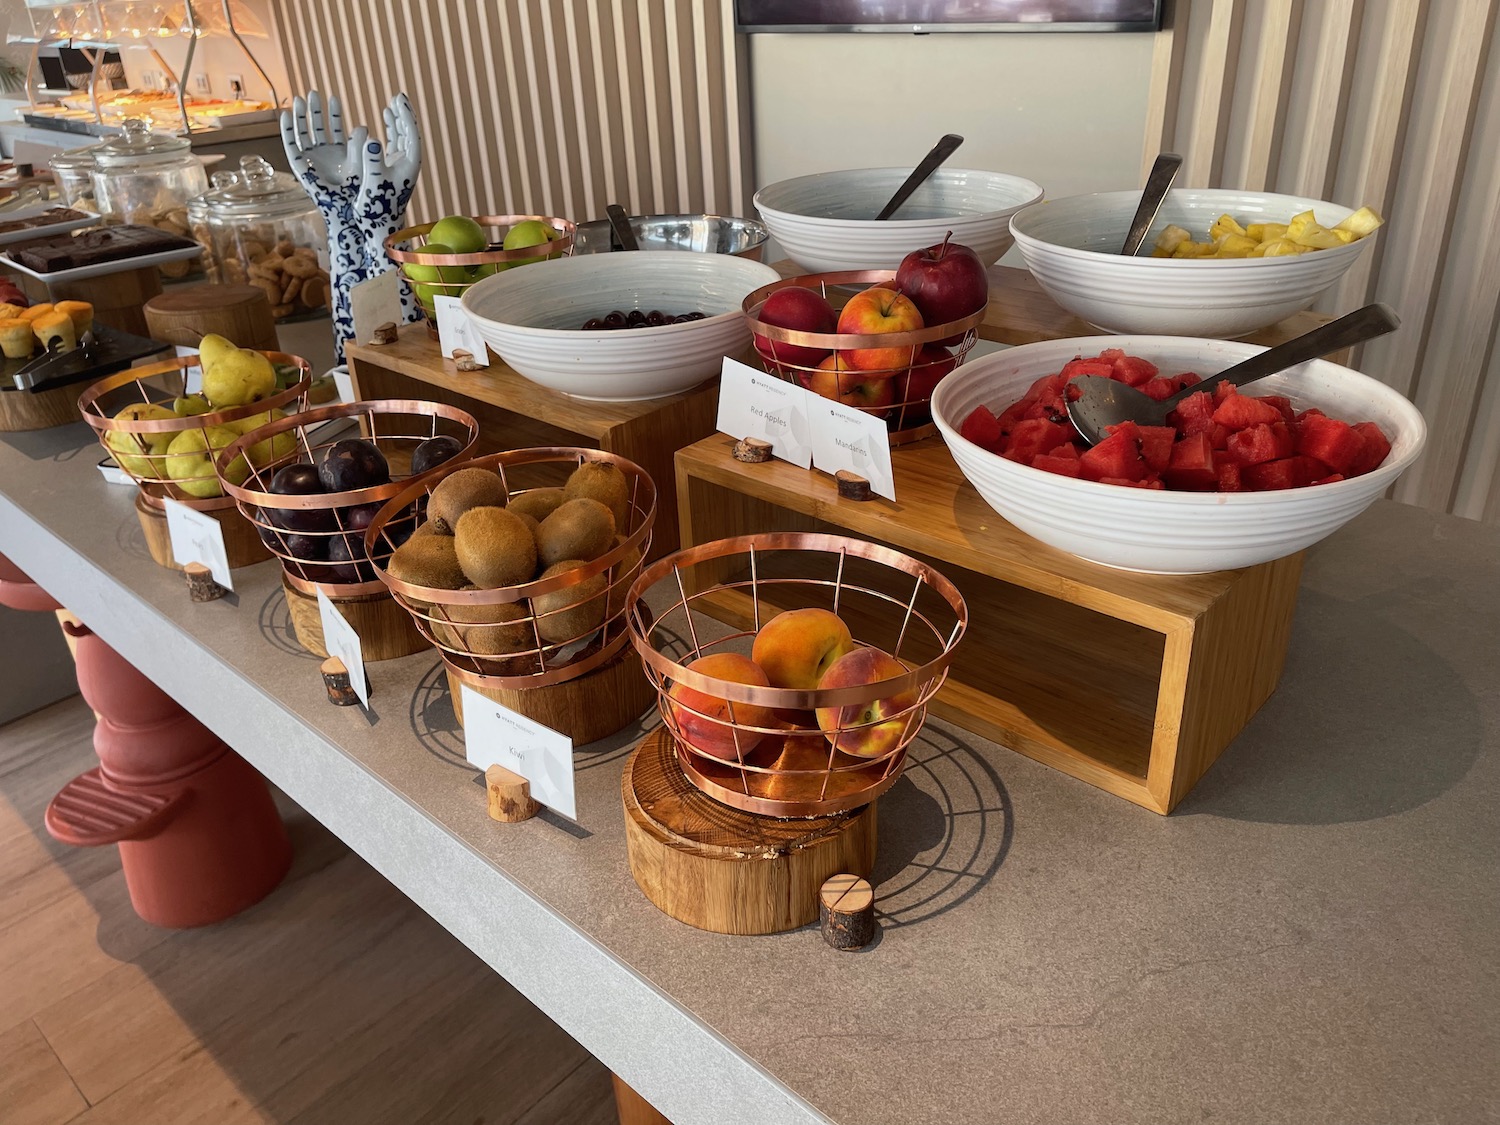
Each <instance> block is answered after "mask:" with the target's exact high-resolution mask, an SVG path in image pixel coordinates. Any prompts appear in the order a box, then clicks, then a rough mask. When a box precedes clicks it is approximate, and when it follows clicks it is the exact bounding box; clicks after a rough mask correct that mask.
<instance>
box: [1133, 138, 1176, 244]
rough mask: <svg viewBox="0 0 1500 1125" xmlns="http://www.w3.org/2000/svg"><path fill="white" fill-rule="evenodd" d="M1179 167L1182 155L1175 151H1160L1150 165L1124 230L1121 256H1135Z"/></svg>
mask: <svg viewBox="0 0 1500 1125" xmlns="http://www.w3.org/2000/svg"><path fill="white" fill-rule="evenodd" d="M1181 167H1182V157H1180V156H1178V155H1177V154H1176V153H1175V152H1164V153H1162V154H1161V155H1159V156H1158V157H1157V158H1156V162H1155V163H1154V164H1152V165H1151V174H1150V175H1149V176H1147V177H1146V186H1145V187H1144V188H1143V189H1142V190H1141V202H1140V205H1139V206H1137V207H1136V209H1135V218H1133V219H1131V220H1130V229H1129V230H1128V231H1126V232H1125V245H1123V246H1121V247H1120V253H1121V254H1122V255H1123V256H1125V257H1127V258H1133V257H1135V255H1136V252H1137V251H1138V250H1140V248H1141V243H1142V242H1145V241H1146V232H1147V231H1148V230H1150V229H1151V224H1152V223H1154V222H1155V221H1156V213H1157V212H1158V211H1160V210H1161V203H1162V200H1164V199H1166V198H1167V192H1168V191H1170V190H1171V188H1172V181H1173V180H1175V179H1176V178H1177V169H1179V168H1181Z"/></svg>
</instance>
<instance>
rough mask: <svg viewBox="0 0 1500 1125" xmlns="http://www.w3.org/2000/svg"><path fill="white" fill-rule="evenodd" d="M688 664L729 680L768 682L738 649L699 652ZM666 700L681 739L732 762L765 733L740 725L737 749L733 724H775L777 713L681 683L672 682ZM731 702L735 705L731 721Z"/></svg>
mask: <svg viewBox="0 0 1500 1125" xmlns="http://www.w3.org/2000/svg"><path fill="white" fill-rule="evenodd" d="M687 668H688V669H689V670H691V671H693V672H698V673H700V674H701V675H704V676H712V677H714V678H715V679H718V680H727V681H729V682H730V683H735V684H755V685H757V686H759V687H770V686H771V684H770V681H769V680H767V679H766V674H765V672H764V671H762V670H761V667H760V665H758V664H756V663H755V662H754V661H753V660H751V659H749V658H748V657H745V656H741V655H740V654H739V653H737V652H715V653H710V654H709V655H708V656H700V657H699V658H698V659H697V660H694V661H693V662H692V663H691V664H689V665H687ZM667 700H668V702H667V706H668V707H669V708H670V709H671V712H672V718H673V721H674V723H675V724H676V727H677V731H678V734H679V736H680V737H681V738H682V740H683V741H684V742H686V743H687V744H688V745H690V746H692V747H693V748H694V749H695V750H699V751H701V752H703V753H704V754H711V755H712V756H713V757H715V758H724V759H726V760H727V761H731V762H734V761H738V760H739V757H740V754H748V753H749V752H750V751H751V750H753V749H754V748H755V747H756V746H757V745H758V744H759V743H760V741H761V739H763V738H764V737H765V735H764V734H760V733H757V732H755V731H747V730H744V729H741V730H740V731H739V735H738V737H739V748H738V750H736V748H735V737H736V735H735V728H736V727H740V728H744V727H747V726H751V727H770V726H774V725H775V724H776V716H775V715H774V714H773V713H772V711H771V709H770V708H769V707H757V706H755V705H754V704H750V703H734V704H731V703H730V701H729V700H727V699H722V698H720V697H718V696H715V695H710V694H708V693H707V692H702V691H698V690H697V689H696V688H690V687H687V686H685V685H683V684H680V683H674V684H673V685H672V689H671V690H670V691H669V692H667ZM731 706H732V707H733V709H734V712H733V720H732V721H731V719H730V708H731Z"/></svg>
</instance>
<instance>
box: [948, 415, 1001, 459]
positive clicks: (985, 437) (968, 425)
mask: <svg viewBox="0 0 1500 1125" xmlns="http://www.w3.org/2000/svg"><path fill="white" fill-rule="evenodd" d="M958 435H959V437H961V438H963V439H964V440H966V441H972V442H973V443H974V444H975V445H977V446H979V447H980V448H981V449H988V450H989V451H990V452H991V453H999V452H1000V447H1001V441H1002V437H1001V433H1000V419H998V418H996V417H995V416H994V415H993V414H992V413H990V408H989V407H988V406H976V407H975V408H974V409H973V410H972V411H970V412H969V416H968V417H967V418H965V419H964V421H963V425H961V426H959V428H958Z"/></svg>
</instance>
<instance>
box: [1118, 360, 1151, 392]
mask: <svg viewBox="0 0 1500 1125" xmlns="http://www.w3.org/2000/svg"><path fill="white" fill-rule="evenodd" d="M1156 376H1157V369H1156V364H1154V363H1152V362H1151V361H1150V360H1148V359H1141V358H1140V357H1139V356H1133V355H1122V356H1121V357H1120V358H1119V359H1117V360H1115V364H1114V378H1116V379H1118V380H1119V381H1120V382H1122V383H1128V384H1129V385H1130V386H1132V387H1139V386H1141V385H1142V384H1143V383H1145V382H1147V381H1148V380H1151V379H1154V378H1156Z"/></svg>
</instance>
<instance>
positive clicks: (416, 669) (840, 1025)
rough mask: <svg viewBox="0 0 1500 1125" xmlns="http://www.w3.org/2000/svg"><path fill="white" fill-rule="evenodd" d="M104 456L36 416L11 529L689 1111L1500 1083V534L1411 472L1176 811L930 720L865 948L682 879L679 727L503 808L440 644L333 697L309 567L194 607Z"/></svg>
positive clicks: (975, 1116) (1450, 1097) (794, 1116)
mask: <svg viewBox="0 0 1500 1125" xmlns="http://www.w3.org/2000/svg"><path fill="white" fill-rule="evenodd" d="M99 456H100V451H99V449H98V447H97V445H96V444H95V441H94V437H93V435H92V433H91V432H89V431H88V430H87V429H86V428H85V427H83V426H82V425H74V426H67V427H62V428H57V429H53V430H47V431H41V432H36V433H29V434H6V435H0V552H3V553H4V554H6V555H8V556H9V557H10V558H11V559H13V560H14V561H15V562H16V563H17V564H18V565H19V566H20V567H21V568H22V569H24V570H25V571H26V572H27V573H28V574H30V575H31V576H32V578H33V579H35V580H36V581H37V582H38V583H40V584H41V585H42V586H43V587H44V588H46V589H47V591H48V592H49V593H51V594H52V595H53V596H55V597H56V598H57V599H58V600H60V601H61V602H63V603H64V604H66V605H67V606H68V607H69V608H70V609H71V610H72V611H73V612H75V613H76V614H77V615H78V616H79V617H80V618H81V619H82V620H83V621H84V622H85V623H86V624H88V625H89V626H90V627H91V628H92V629H93V630H95V631H96V632H97V633H98V634H99V635H100V636H101V637H102V638H103V639H104V640H105V641H107V642H108V643H109V644H110V645H112V646H113V647H115V648H116V649H117V650H118V651H119V652H120V653H121V654H122V655H123V656H124V657H125V658H126V659H128V660H129V661H131V662H132V663H133V664H135V665H136V666H137V667H138V668H139V669H140V670H141V671H142V672H144V673H145V674H146V675H147V676H148V677H150V678H151V679H152V680H154V681H155V682H156V683H158V684H159V685H161V686H162V687H163V688H164V689H166V690H167V691H168V692H169V693H170V694H172V695H173V696H174V697H176V698H177V699H178V700H179V701H180V702H181V703H182V704H183V706H185V707H186V708H187V709H188V710H189V711H191V712H192V713H193V714H194V715H196V716H197V717H198V718H199V719H200V720H202V721H203V722H204V723H205V724H207V725H208V726H209V727H210V728H211V729H213V730H214V731H215V732H216V733H217V734H219V735H220V736H221V737H223V738H224V739H225V741H227V742H228V743H229V744H230V745H231V746H232V747H233V748H234V749H236V750H237V751H239V752H240V753H241V754H243V755H244V757H245V758H247V759H248V760H249V761H250V762H251V763H252V764H254V765H255V766H256V767H257V768H259V769H260V770H261V771H262V772H263V773H264V774H265V775H266V776H267V778H269V779H270V780H271V781H272V782H274V783H275V784H276V785H277V786H279V787H281V788H282V789H283V790H285V791H286V793H287V794H289V795H290V796H291V797H292V798H293V799H295V800H296V801H297V802H298V803H299V804H301V805H302V806H303V807H304V808H306V809H307V810H308V811H309V812H310V813H311V814H312V815H314V816H315V817H317V818H318V819H319V820H320V821H322V822H323V823H324V824H326V825H327V826H328V827H329V828H330V829H331V830H332V831H333V832H335V833H336V834H337V835H338V836H340V837H341V838H342V839H343V840H345V841H346V842H347V843H348V844H349V845H350V847H352V848H353V849H354V850H355V851H357V852H358V853H359V854H360V855H361V856H363V857H364V858H365V859H366V860H368V861H369V862H370V863H371V864H372V865H373V866H374V867H375V868H376V869H377V870H379V871H380V872H381V873H382V874H383V875H384V876H386V877H387V878H388V879H390V880H391V881H392V882H393V883H394V884H395V885H396V886H398V887H399V888H400V889H401V890H402V891H403V892H404V893H406V894H407V895H409V896H410V897H411V898H412V900H413V901H415V902H416V903H417V904H419V905H420V906H421V907H422V908H423V909H424V910H426V911H428V912H429V913H430V914H431V915H432V916H433V917H434V918H436V919H437V920H438V921H439V922H440V923H441V924H442V925H444V926H445V927H446V928H447V929H448V930H450V931H451V932H452V933H453V934H454V935H455V936H457V937H458V938H459V939H460V940H461V941H463V942H464V943H465V944H466V945H468V946H469V947H470V948H472V949H473V950H474V951H475V952H476V953H478V954H479V955H480V956H481V957H482V958H484V960H485V961H486V962H487V963H488V964H489V965H490V966H491V967H492V968H493V969H494V970H495V971H496V972H498V973H501V974H502V975H503V976H504V977H505V978H506V979H507V980H509V981H511V982H512V983H513V984H514V985H515V986H516V987H517V988H518V989H520V990H521V991H522V992H523V993H525V994H526V996H528V997H529V998H530V999H531V1000H532V1001H534V1002H535V1003H536V1004H537V1005H538V1006H540V1007H541V1008H542V1009H543V1010H544V1011H545V1012H546V1013H547V1014H548V1015H549V1016H550V1017H551V1018H553V1019H554V1020H556V1021H557V1022H558V1023H559V1024H560V1025H561V1026H562V1027H563V1028H564V1029H565V1030H566V1031H568V1032H569V1033H570V1034H571V1035H573V1036H574V1037H575V1038H576V1039H577V1040H578V1041H579V1042H580V1043H581V1044H583V1046H584V1047H585V1048H587V1049H588V1050H589V1051H591V1052H593V1053H594V1054H595V1055H596V1056H598V1058H599V1059H600V1060H602V1061H603V1062H604V1063H605V1064H606V1065H607V1066H609V1067H610V1068H611V1069H612V1070H613V1071H615V1072H616V1073H617V1074H618V1075H619V1076H620V1077H621V1078H623V1079H624V1080H625V1081H626V1082H628V1083H629V1084H630V1085H631V1086H633V1087H634V1088H635V1089H636V1090H638V1091H639V1092H640V1093H641V1094H643V1095H645V1096H646V1097H647V1098H648V1099H650V1100H651V1102H653V1103H654V1104H655V1106H656V1107H657V1108H658V1109H660V1110H661V1111H662V1112H663V1113H665V1114H666V1115H667V1116H668V1117H669V1118H671V1119H672V1121H674V1122H675V1123H676V1125H699V1123H702V1125H707V1123H715V1125H717V1123H721V1122H750V1121H753V1122H757V1123H763V1125H780V1123H789V1125H790V1123H803V1122H820V1121H835V1122H843V1123H848V1125H856V1123H857V1125H887V1123H889V1125H896V1123H902V1125H906V1123H912V1122H946V1123H951V1125H969V1123H972V1125H980V1123H991V1122H997V1121H1005V1122H1011V1123H1018V1122H1079V1121H1111V1122H1122V1123H1123V1122H1135V1121H1140V1122H1153V1123H1158V1122H1176V1121H1188V1120H1192V1121H1202V1120H1263V1121H1270V1120H1275V1121H1289V1120H1296V1121H1302V1122H1317V1121H1354V1120H1417V1119H1420V1120H1445V1121H1475V1120H1480V1119H1483V1118H1485V1117H1486V1116H1488V1115H1491V1114H1493V1113H1494V1112H1495V1111H1496V1107H1497V1104H1500V1092H1497V1082H1496V1071H1495V1059H1496V1057H1497V1051H1500V1041H1497V1034H1500V1033H1497V1030H1496V1023H1495V1020H1494V1018H1493V1014H1494V1012H1495V1011H1496V1010H1497V1008H1500V978H1497V976H1496V975H1495V972H1494V966H1495V965H1496V964H1497V963H1500V930H1497V928H1496V927H1495V925H1494V922H1495V919H1496V917H1500V880H1497V879H1496V877H1495V873H1496V869H1497V865H1496V860H1497V857H1500V820H1497V818H1496V817H1495V815H1494V809H1495V807H1496V804H1497V801H1500V735H1497V731H1500V648H1497V646H1496V644H1495V639H1494V638H1495V636H1496V635H1497V634H1500V532H1497V531H1496V530H1495V529H1491V528H1485V527H1481V526H1478V525H1476V524H1473V523H1469V522H1466V521H1463V520H1460V519H1456V518H1452V517H1447V516H1441V515H1434V514H1431V513H1428V512H1425V511H1421V510H1418V509H1415V508H1411V507H1406V506H1402V505H1397V504H1394V503H1389V502H1379V503H1377V504H1376V506H1375V507H1374V508H1372V509H1371V510H1370V511H1369V512H1367V513H1366V514H1365V515H1363V516H1362V517H1360V518H1359V519H1357V520H1356V521H1355V522H1354V523H1353V524H1351V525H1350V526H1348V527H1347V528H1345V529H1344V530H1342V531H1341V532H1339V533H1338V534H1336V535H1335V536H1334V537H1333V538H1332V539H1330V540H1328V541H1326V542H1324V543H1323V544H1321V545H1319V546H1318V547H1317V548H1315V549H1313V550H1312V551H1311V552H1310V553H1309V555H1308V559H1307V565H1306V568H1305V571H1304V577H1303V587H1302V592H1301V597H1300V602H1299V605H1298V609H1297V617H1296V626H1295V632H1294V636H1293V640H1292V643H1291V649H1290V653H1289V656H1288V661H1287V667H1286V672H1285V675H1284V678H1283V680H1282V683H1281V686H1280V688H1279V690H1278V691H1277V692H1276V693H1275V694H1274V695H1273V696H1272V697H1271V699H1270V701H1269V702H1268V703H1267V704H1266V705H1265V706H1264V708H1263V709H1262V711H1261V712H1260V714H1259V715H1257V716H1256V718H1255V719H1254V720H1252V722H1251V723H1250V725H1249V726H1248V727H1247V728H1246V730H1245V731H1244V733H1243V734H1242V735H1241V736H1240V737H1239V739H1238V740H1237V741H1236V742H1235V743H1234V744H1233V745H1232V746H1231V747H1230V748H1229V749H1228V750H1227V751H1226V752H1225V753H1224V755H1223V757H1222V758H1221V759H1220V761H1219V762H1218V763H1217V765H1216V766H1214V768H1213V769H1212V770H1211V771H1210V772H1209V773H1208V774H1207V775H1206V776H1205V777H1204V778H1203V780H1202V781H1201V782H1200V783H1199V784H1198V786H1197V788H1196V789H1195V790H1194V791H1193V792H1192V793H1191V794H1190V795H1189V796H1188V797H1187V798H1186V799H1185V800H1184V801H1183V802H1182V804H1181V805H1180V806H1179V807H1178V809H1177V811H1176V812H1175V813H1174V814H1173V815H1172V816H1170V817H1160V816H1157V815H1155V814H1153V813H1151V812H1147V811H1145V810H1143V809H1140V808H1138V807H1136V806H1134V805H1132V804H1129V803H1127V802H1125V801H1122V800H1119V799H1118V798H1116V797H1114V796H1111V795H1109V794H1107V793H1105V792H1102V791H1100V790H1097V789H1094V788H1093V787H1091V786H1089V785H1086V784H1083V783H1081V782H1078V781H1075V780H1073V779H1071V778H1069V777H1066V776H1064V775H1063V774H1060V773H1057V772H1055V771H1053V770H1050V769H1047V768H1045V767H1044V766H1041V765H1038V764H1037V763H1035V762H1032V761H1030V760H1027V759H1025V758H1023V757H1021V756H1019V755H1016V754H1013V753H1011V752H1009V751H1007V750H1005V749H1003V748H1001V747H998V746H996V745H994V744H992V743H988V742H985V741H983V740H981V739H979V738H977V737H975V736H973V735H969V734H967V733H963V732H961V731H958V730H957V729H956V728H953V727H950V726H948V725H946V724H943V723H941V722H932V723H930V724H929V726H928V728H927V729H925V730H924V732H923V733H922V735H921V737H920V738H919V740H918V742H917V743H916V744H914V746H913V751H912V757H911V762H910V765H909V767H908V770H907V773H906V775H905V777H904V778H903V779H902V780H901V782H899V783H898V784H897V785H896V787H895V788H894V789H892V790H891V792H890V793H889V794H888V795H887V796H885V797H884V798H882V799H881V807H880V856H879V860H878V863H877V870H876V878H875V882H876V885H877V895H878V896H879V900H878V906H879V909H880V913H881V932H880V935H879V937H878V939H877V941H876V942H875V943H874V944H873V945H871V946H869V947H867V948H866V949H865V950H864V951H862V952H860V953H857V954H851V955H844V954H841V953H837V952H835V951H833V950H831V949H830V948H829V947H828V946H827V945H825V944H824V943H823V941H822V940H821V938H820V937H819V936H818V934H817V933H816V931H815V929H803V930H800V931H795V932H792V933H786V934H781V935H778V936H773V937H758V938H736V937H724V936H719V935H715V934H709V933H703V932H699V931H697V930H693V929H690V928H688V927H686V926H684V925H681V924H679V923H677V922H675V921H673V920H672V919H670V918H668V917H667V916H665V915H664V914H662V913H660V912H658V911H657V910H656V909H655V908H654V907H653V906H651V905H650V903H648V902H647V901H646V899H645V898H644V897H643V896H642V895H641V893H640V892H639V891H638V890H637V888H636V886H635V884H634V883H633V882H632V879H631V876H630V872H629V870H628V868H627V865H626V855H625V844H624V827H623V823H622V814H621V805H620V774H621V769H622V767H623V765H624V761H625V757H626V755H627V753H628V751H629V749H630V747H631V746H632V744H633V742H634V740H635V739H636V738H637V737H638V736H639V734H640V733H641V731H642V729H644V724H643V725H642V726H639V727H635V728H630V729H627V730H626V731H625V732H622V734H621V735H619V736H616V737H614V738H612V739H609V740H606V741H605V742H602V743H596V744H593V745H591V746H588V747H586V748H584V749H582V750H581V751H579V752H578V753H577V755H576V765H577V786H578V809H579V819H578V823H577V824H573V823H570V822H567V821H565V820H562V819H560V818H558V817H556V816H554V815H552V814H550V813H544V814H543V815H542V816H541V817H539V818H537V819H534V820H531V821H528V822H526V823H524V824H519V825H501V824H497V823H495V822H494V821H492V820H490V819H489V818H488V816H487V815H486V812H485V793H484V787H483V785H482V783H481V780H480V778H479V776H478V774H477V773H476V772H475V771H473V770H472V769H470V768H469V767H468V766H467V765H466V764H465V761H464V754H463V743H462V736H461V733H460V732H459V730H458V727H457V724H456V722H455V720H454V716H453V710H452V705H451V703H450V701H449V698H448V695H447V691H446V687H445V685H444V682H443V676H442V673H441V669H440V666H439V663H438V660H437V658H436V655H435V654H433V653H422V654H419V655H416V656H412V657H407V658H404V659H400V660H392V661H385V662H381V663H377V664H371V665H370V666H369V675H370V682H371V684H372V687H373V691H374V694H373V698H372V701H371V702H372V710H371V712H370V713H369V714H368V715H367V714H366V713H365V712H363V711H361V710H359V709H358V708H351V709H343V708H335V707H332V706H330V705H329V703H328V700H327V695H326V693H325V690H324V686H323V683H322V680H321V678H320V676H319V672H318V660H317V658H315V657H312V656H310V655H308V654H306V653H305V652H304V651H302V650H301V649H300V648H299V647H298V646H297V645H296V643H295V642H294V641H293V640H291V639H290V624H289V622H288V621H287V619H286V608H285V603H284V600H283V597H282V592H281V582H280V580H279V576H278V570H277V568H276V567H275V565H274V564H271V563H267V564H262V565H259V566H256V567H252V568H249V569H245V570H240V571H237V572H235V586H236V590H235V592H234V594H232V595H231V596H229V597H227V598H225V599H223V600H221V601H217V602H210V603H206V604H194V603H192V602H190V601H189V600H188V596H187V590H186V587H185V584H184V582H183V579H182V576H181V575H180V574H177V573H174V572H172V571H168V570H165V569H163V568H161V567H159V566H157V565H156V564H155V563H153V562H152V561H151V559H150V557H149V555H148V554H147V551H146V546H145V544H144V542H143V540H142V533H141V530H140V525H139V523H138V521H137V518H136V513H135V509H134V499H135V493H134V490H132V489H129V488H122V487H118V486H113V485H110V484H108V483H106V482H105V481H104V480H103V478H102V477H101V476H100V474H99V473H98V471H97V470H96V468H95V465H96V463H97V462H98V460H99ZM1036 672H1037V675H1038V676H1042V677H1045V675H1046V669H1045V668H1038V669H1037V670H1036ZM36 830H37V831H38V832H40V831H42V829H41V827H40V825H38V826H37V829H36ZM454 1034H455V1035H461V1034H463V1031H462V1029H459V1028H455V1029H454Z"/></svg>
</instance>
